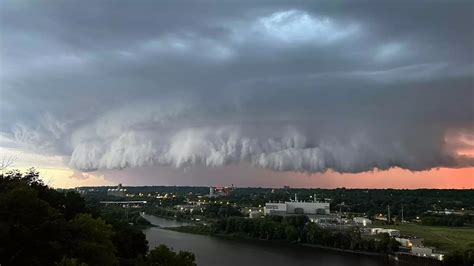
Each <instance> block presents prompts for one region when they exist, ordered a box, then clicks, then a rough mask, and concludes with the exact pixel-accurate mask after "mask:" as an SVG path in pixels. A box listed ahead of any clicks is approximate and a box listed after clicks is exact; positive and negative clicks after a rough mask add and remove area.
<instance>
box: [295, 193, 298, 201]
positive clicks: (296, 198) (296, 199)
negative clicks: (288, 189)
mask: <svg viewBox="0 0 474 266" xmlns="http://www.w3.org/2000/svg"><path fill="white" fill-rule="evenodd" d="M295 202H298V197H297V196H296V193H295Z"/></svg>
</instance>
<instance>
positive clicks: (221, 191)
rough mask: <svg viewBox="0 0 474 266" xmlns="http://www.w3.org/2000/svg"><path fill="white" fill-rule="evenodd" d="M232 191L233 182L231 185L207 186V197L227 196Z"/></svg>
mask: <svg viewBox="0 0 474 266" xmlns="http://www.w3.org/2000/svg"><path fill="white" fill-rule="evenodd" d="M233 191H234V184H232V186H231V187H209V195H208V197H209V198H217V197H221V196H229V195H230V193H232V192H233Z"/></svg>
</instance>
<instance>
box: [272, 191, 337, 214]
mask: <svg viewBox="0 0 474 266" xmlns="http://www.w3.org/2000/svg"><path fill="white" fill-rule="evenodd" d="M314 199H316V197H315V198H314ZM264 213H265V215H296V214H303V215H328V214H329V213H330V210H329V203H327V202H318V201H313V202H303V201H298V199H297V197H296V195H295V200H294V201H287V202H284V203H273V202H269V203H266V204H265V208H264Z"/></svg>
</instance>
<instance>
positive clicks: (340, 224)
mask: <svg viewBox="0 0 474 266" xmlns="http://www.w3.org/2000/svg"><path fill="white" fill-rule="evenodd" d="M343 205H344V202H341V204H339V230H340V231H341V232H342V206H343Z"/></svg>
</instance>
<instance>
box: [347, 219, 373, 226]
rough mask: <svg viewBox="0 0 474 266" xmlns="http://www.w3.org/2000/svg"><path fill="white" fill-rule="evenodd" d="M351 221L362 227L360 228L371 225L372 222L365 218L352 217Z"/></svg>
mask: <svg viewBox="0 0 474 266" xmlns="http://www.w3.org/2000/svg"><path fill="white" fill-rule="evenodd" d="M352 221H354V223H355V224H357V225H362V226H367V225H370V224H372V220H370V219H367V218H365V217H354V218H352Z"/></svg>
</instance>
